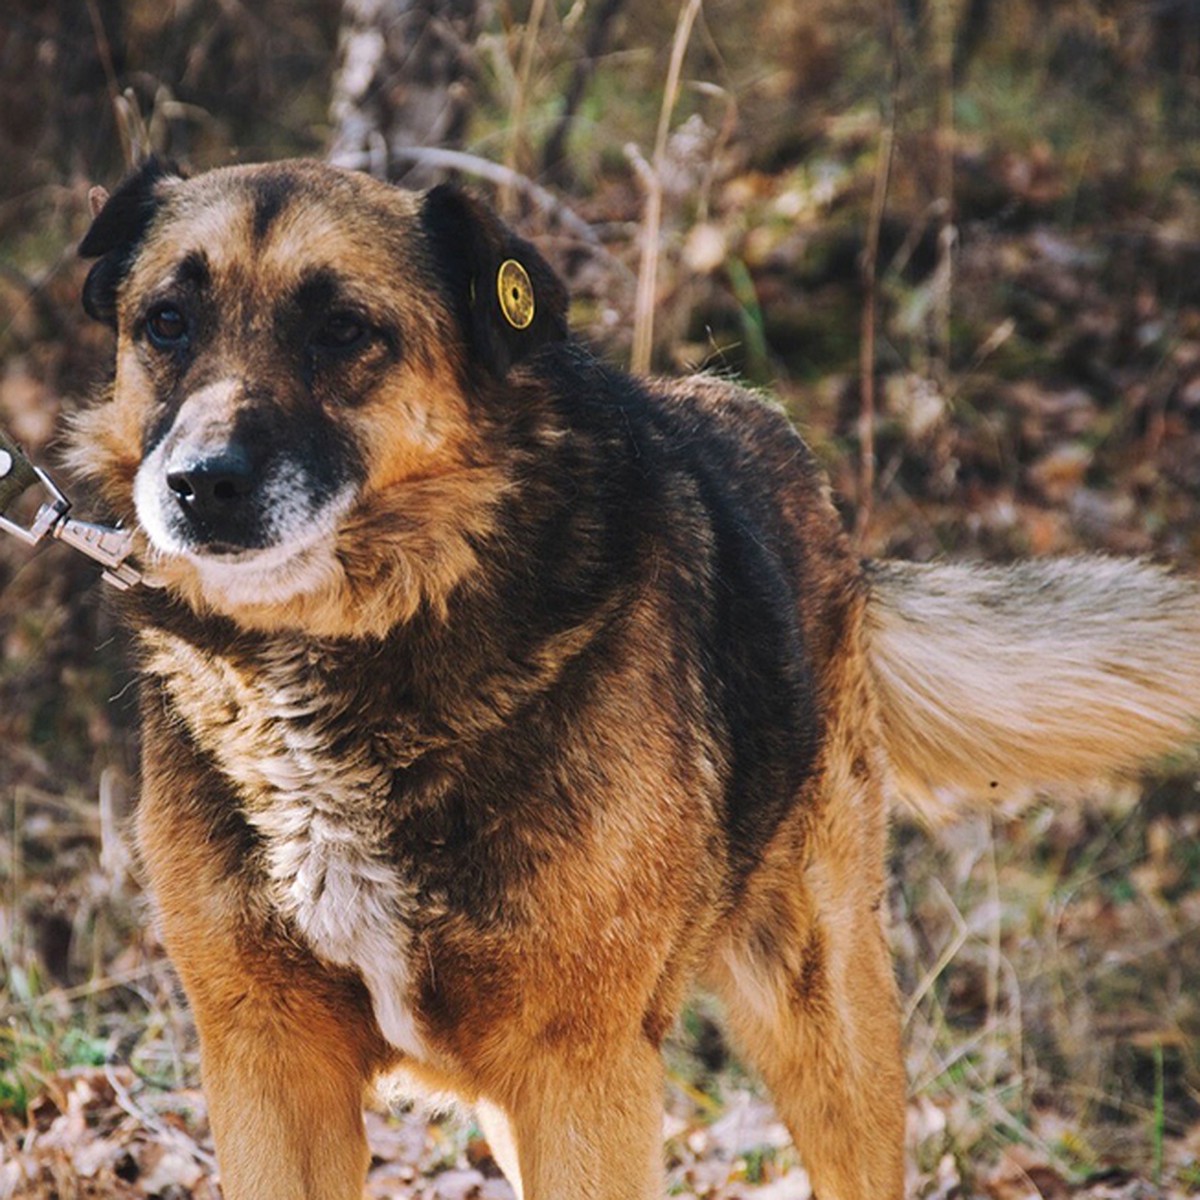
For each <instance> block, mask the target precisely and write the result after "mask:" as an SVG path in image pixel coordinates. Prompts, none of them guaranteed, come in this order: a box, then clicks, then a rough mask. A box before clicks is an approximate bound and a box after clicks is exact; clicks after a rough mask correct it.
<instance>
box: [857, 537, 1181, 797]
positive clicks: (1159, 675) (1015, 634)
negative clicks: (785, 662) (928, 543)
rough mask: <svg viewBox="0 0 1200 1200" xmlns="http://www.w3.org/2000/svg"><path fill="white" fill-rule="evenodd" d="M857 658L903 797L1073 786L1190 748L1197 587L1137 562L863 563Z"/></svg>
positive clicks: (1005, 792)
mask: <svg viewBox="0 0 1200 1200" xmlns="http://www.w3.org/2000/svg"><path fill="white" fill-rule="evenodd" d="M869 578H870V582H871V600H870V603H869V605H868V609H867V635H868V647H869V649H868V656H869V661H870V667H871V672H872V676H873V679H874V683H875V687H876V691H877V695H878V698H879V703H880V717H881V721H882V724H883V730H884V739H885V742H886V746H887V751H888V753H889V755H890V757H891V760H892V764H893V767H894V769H895V772H896V776H897V782H898V783H899V784H900V786H901V788H902V790H903V791H904V793H905V795H906V796H908V797H909V798H910V799H912V800H914V802H916V803H917V805H918V807H923V806H924V805H925V803H926V802H928V801H929V800H931V799H932V800H935V801H936V802H937V804H938V806H939V807H944V806H945V804H946V803H947V802H949V801H950V800H951V798H952V797H953V798H955V799H957V798H966V799H971V798H978V797H987V796H989V795H991V796H1009V795H1012V794H1020V793H1023V792H1025V791H1027V790H1028V789H1029V788H1030V787H1033V786H1037V785H1043V784H1045V785H1054V784H1070V783H1075V784H1079V783H1085V782H1089V781H1092V780H1095V779H1098V778H1103V777H1106V776H1110V775H1114V774H1117V773H1120V772H1123V771H1128V770H1130V769H1132V768H1134V767H1136V766H1137V765H1138V764H1140V763H1144V762H1146V761H1148V760H1151V759H1154V758H1156V757H1160V756H1162V755H1164V754H1166V753H1168V752H1170V751H1172V750H1177V749H1180V748H1181V747H1184V746H1187V745H1188V744H1189V743H1192V742H1196V741H1200V585H1197V583H1195V582H1193V581H1192V580H1189V579H1187V578H1184V577H1181V576H1178V575H1174V574H1171V573H1170V572H1169V571H1166V570H1163V569H1161V568H1159V567H1155V566H1152V565H1150V564H1148V563H1144V562H1138V561H1122V560H1118V559H1108V558H1075V559H1060V560H1052V561H1041V562H1029V563H1022V564H1020V565H1017V566H1012V567H989V566H966V565H957V564H948V565H934V566H925V565H918V564H912V563H875V564H872V565H871V566H870V568H869Z"/></svg>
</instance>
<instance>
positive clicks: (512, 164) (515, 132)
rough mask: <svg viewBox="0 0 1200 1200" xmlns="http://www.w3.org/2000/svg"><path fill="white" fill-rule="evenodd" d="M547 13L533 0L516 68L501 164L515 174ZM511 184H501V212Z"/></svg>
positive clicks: (509, 203) (538, 0) (541, 1)
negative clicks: (543, 23)
mask: <svg viewBox="0 0 1200 1200" xmlns="http://www.w3.org/2000/svg"><path fill="white" fill-rule="evenodd" d="M545 12H546V0H533V5H532V7H531V8H530V10H529V21H528V22H527V23H526V26H525V33H524V36H523V38H522V40H521V61H520V64H519V65H518V67H517V88H516V92H515V93H514V95H513V106H512V114H511V115H510V117H509V122H508V146H507V148H506V149H505V152H504V165H505V166H506V167H507V168H508V169H509V171H510V172H511V173H512V174H513V175H516V173H517V157H518V155H519V154H520V151H521V133H522V130H523V127H524V125H525V109H526V108H527V107H528V101H529V80H530V77H531V76H532V75H533V55H534V51H535V50H536V49H537V41H538V34H539V33H540V32H541V28H542V17H543V16H544V14H545ZM513 191H514V188H513V185H512V184H511V183H504V184H501V185H500V197H499V200H500V211H501V212H505V213H507V212H509V211H511V209H512V201H513Z"/></svg>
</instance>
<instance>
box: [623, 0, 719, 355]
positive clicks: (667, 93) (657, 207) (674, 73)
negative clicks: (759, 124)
mask: <svg viewBox="0 0 1200 1200" xmlns="http://www.w3.org/2000/svg"><path fill="white" fill-rule="evenodd" d="M700 3H701V0H683V4H682V6H681V7H680V10H679V19H678V21H677V22H676V24H675V37H674V39H673V41H672V42H671V64H670V66H669V68H668V69H667V83H666V87H665V88H664V89H663V99H662V106H661V108H660V109H659V113H658V132H657V134H656V135H655V138H654V160H653V171H652V173H651V177H650V179H649V180H648V181H647V183H648V189H647V195H646V213H645V216H644V218H643V221H642V254H641V260H640V262H639V264H638V286H637V299H636V300H635V302H634V308H633V350H632V352H631V354H630V365H631V367H632V369H633V371H634V373H635V374H639V375H641V374H645V373H646V372H647V371H649V370H650V358H651V352H652V350H653V347H654V304H655V299H656V293H657V290H658V255H659V245H658V236H659V230H660V228H661V226H662V171H663V164H664V161H665V159H666V153H667V136H668V134H669V133H670V131H671V116H672V114H673V113H674V112H675V104H676V102H677V101H678V99H679V77H680V74H681V73H682V71H683V56H684V53H685V52H686V50H687V47H688V42H689V41H690V40H691V36H692V26H693V25H694V24H695V21H696V14H697V13H698V12H699V11H700Z"/></svg>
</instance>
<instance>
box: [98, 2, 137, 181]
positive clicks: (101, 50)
mask: <svg viewBox="0 0 1200 1200" xmlns="http://www.w3.org/2000/svg"><path fill="white" fill-rule="evenodd" d="M87 10H88V19H89V20H90V21H91V23H92V37H93V38H94V39H95V41H96V54H97V55H98V56H99V59H100V65H101V67H102V68H103V69H104V82H105V86H106V87H107V88H108V100H109V103H110V104H111V105H112V107H113V117H114V119H115V120H116V123H117V131H118V133H119V134H120V135H121V143H122V144H121V149H122V151H123V153H124V156H125V165H126V166H127V167H132V166H133V165H134V163H135V162H136V159H135V157H134V154H135V150H136V147H134V146H133V144H132V143H131V141H130V138H129V134H128V129H127V127H126V125H125V123H124V121H123V120H122V113H121V107H120V105H121V85H120V83H119V82H118V81H117V71H116V68H115V67H114V66H113V56H112V46H111V45H110V44H109V40H108V34H107V33H106V32H105V29H104V19H103V18H102V17H101V15H100V9H99V7H98V6H97V4H96V0H87Z"/></svg>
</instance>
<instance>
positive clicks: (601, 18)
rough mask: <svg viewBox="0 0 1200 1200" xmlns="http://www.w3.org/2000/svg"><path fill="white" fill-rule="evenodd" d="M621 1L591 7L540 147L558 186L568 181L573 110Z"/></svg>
mask: <svg viewBox="0 0 1200 1200" xmlns="http://www.w3.org/2000/svg"><path fill="white" fill-rule="evenodd" d="M624 3H625V0H600V6H599V8H597V9H595V11H594V15H593V18H592V24H591V28H590V29H589V30H588V35H587V41H586V42H585V43H584V47H583V54H582V55H581V56H580V57H579V58H578V59H576V61H575V67H574V69H573V70H572V71H571V81H570V82H569V83H568V84H567V91H566V96H565V97H564V98H563V108H562V113H561V114H560V115H559V117H558V120H557V121H555V122H554V128H553V129H551V130H550V136H549V137H548V138H547V139H546V144H545V145H544V146H543V147H542V170H543V171H544V172H546V174H547V175H548V176H549V177H550V179H551V180H552V181H553V182H555V183H557V184H558V185H559V186H560V187H561V186H565V185H566V184H567V183H569V182H570V163H569V162H568V160H567V155H566V147H567V138H568V136H569V135H570V132H571V126H572V125H573V124H574V123H575V114H576V112H577V111H578V109H579V103H580V101H581V100H582V99H583V97H584V93H585V92H586V91H587V86H588V84H589V83H590V82H591V79H592V76H593V75H594V74H595V73H596V64H597V62H598V61H599V59H600V56H601V55H602V54H603V53H604V51H605V49H606V48H607V46H608V39H609V33H610V31H611V30H612V27H613V24H614V22H615V19H616V16H617V14H618V13H619V12H620V11H621V6H622V5H623V4H624Z"/></svg>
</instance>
